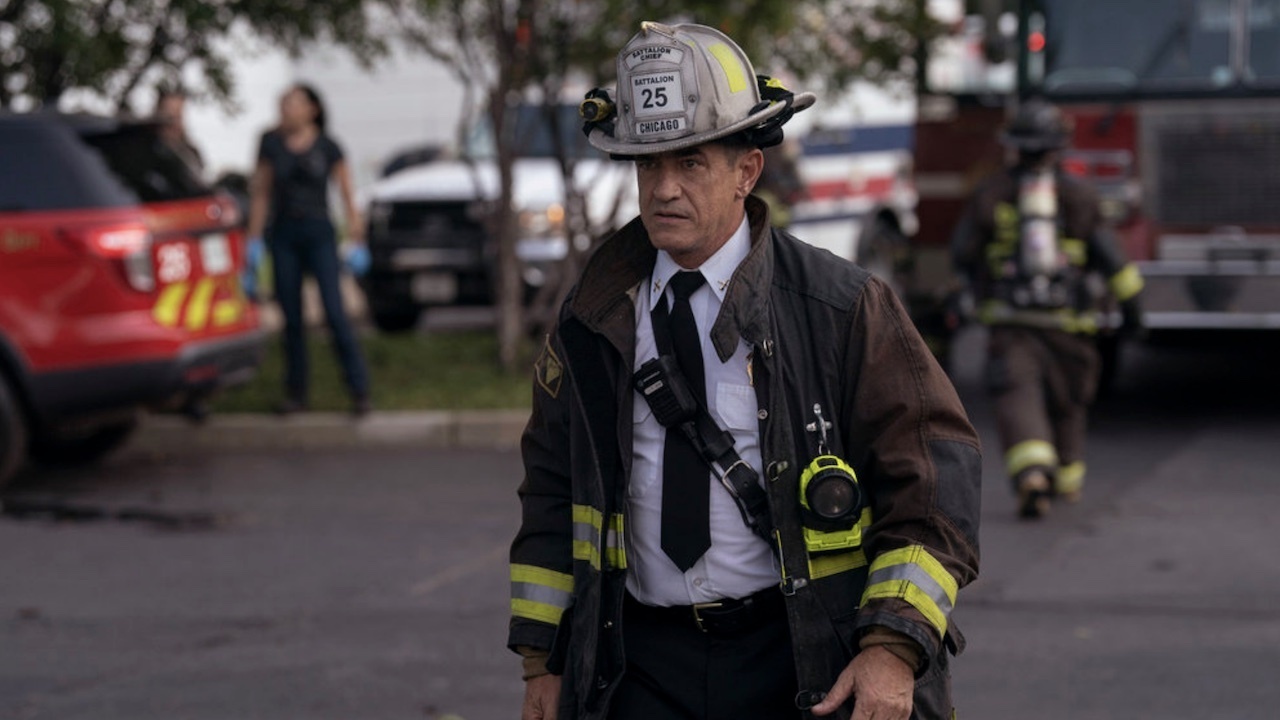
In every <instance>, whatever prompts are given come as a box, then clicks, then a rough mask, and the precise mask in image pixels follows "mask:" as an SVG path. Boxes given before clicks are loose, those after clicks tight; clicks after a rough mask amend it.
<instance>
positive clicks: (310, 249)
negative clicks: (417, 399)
mask: <svg viewBox="0 0 1280 720" xmlns="http://www.w3.org/2000/svg"><path fill="white" fill-rule="evenodd" d="M267 246H268V247H269V248H270V250H271V262H272V272H273V274H274V276H275V286H276V287H275V294H276V302H278V303H279V304H280V312H281V313H282V314H283V315H284V351H285V381H284V384H285V392H287V393H288V396H289V398H290V399H293V400H296V401H298V402H301V403H305V402H306V401H307V385H308V382H307V380H308V369H307V344H306V324H305V323H304V322H303V317H302V280H303V278H304V277H305V275H306V274H307V273H310V274H311V275H312V276H313V277H315V279H316V285H318V286H319V288H320V300H321V302H322V304H323V305H324V316H325V320H326V321H327V322H328V324H329V332H330V333H331V334H332V336H333V347H334V350H335V351H336V353H337V355H338V361H339V362H340V363H341V364H342V370H343V377H344V378H345V380H346V383H347V387H348V388H349V389H350V391H351V394H352V396H353V397H357V398H364V397H367V396H368V394H369V374H368V371H367V370H366V368H365V363H364V355H363V354H362V352H361V350H360V345H359V342H358V341H357V340H356V336H355V332H354V331H353V330H352V329H351V323H350V321H349V320H348V319H347V313H346V310H345V309H344V308H343V306H342V293H341V289H340V287H339V283H338V273H339V267H340V264H339V261H338V247H337V244H336V242H335V240H334V231H333V224H332V223H330V222H329V221H328V220H308V219H292V218H290V219H283V220H279V221H277V222H276V223H275V224H273V225H272V227H271V229H270V230H269V231H268V233H267Z"/></svg>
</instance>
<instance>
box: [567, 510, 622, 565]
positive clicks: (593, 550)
mask: <svg viewBox="0 0 1280 720" xmlns="http://www.w3.org/2000/svg"><path fill="white" fill-rule="evenodd" d="M623 530H624V527H623V519H622V516H621V515H617V514H615V515H612V516H610V518H609V528H608V532H606V531H605V527H604V519H603V515H602V514H601V513H600V511H599V510H597V509H595V508H593V507H591V506H590V505H574V506H573V559H574V560H585V561H587V562H589V563H591V567H593V568H595V569H596V570H599V569H600V553H601V550H602V549H603V552H604V560H605V563H606V564H607V565H608V567H610V568H625V567H626V566H627V554H626V547H625V544H624V543H625V536H624V534H623ZM602 535H603V536H604V540H605V543H604V546H603V548H602V547H601V542H600V539H601V536H602Z"/></svg>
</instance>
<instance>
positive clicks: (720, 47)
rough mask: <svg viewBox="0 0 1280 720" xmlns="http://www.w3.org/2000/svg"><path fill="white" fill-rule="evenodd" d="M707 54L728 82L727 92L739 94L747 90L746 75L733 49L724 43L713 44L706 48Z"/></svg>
mask: <svg viewBox="0 0 1280 720" xmlns="http://www.w3.org/2000/svg"><path fill="white" fill-rule="evenodd" d="M707 52H709V53H711V55H712V56H713V57H715V59H716V60H717V61H719V63H720V68H721V69H722V70H724V75H725V79H726V80H728V81H729V92H731V93H739V92H742V91H743V90H746V89H747V73H746V71H744V70H743V68H742V61H741V60H739V59H738V54H737V53H735V52H734V51H733V48H731V47H729V46H728V45H725V44H724V43H715V44H713V45H712V46H711V47H708V48H707Z"/></svg>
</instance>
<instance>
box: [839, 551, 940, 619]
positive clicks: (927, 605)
mask: <svg viewBox="0 0 1280 720" xmlns="http://www.w3.org/2000/svg"><path fill="white" fill-rule="evenodd" d="M959 589H960V587H959V584H958V583H957V582H956V579H955V578H953V577H951V573H949V572H947V570H946V568H944V567H942V563H940V562H938V560H937V559H936V558H934V557H933V556H932V555H930V554H929V551H928V550H925V549H924V547H923V546H921V545H908V546H907V547H904V548H899V549H897V550H891V551H889V552H887V553H884V554H883V555H881V556H879V557H877V558H876V559H875V562H873V563H872V564H871V574H870V576H869V577H868V578H867V590H866V592H864V593H863V595H862V602H863V604H864V605H865V604H866V603H867V601H869V600H876V599H881V598H896V599H899V600H906V601H907V602H908V603H910V604H911V606H912V607H914V608H915V609H916V610H919V611H920V614H922V615H924V616H925V618H926V619H928V620H929V622H930V623H931V624H932V625H933V626H934V627H935V628H937V630H938V634H939V635H945V634H946V632H947V618H948V617H949V616H950V615H951V609H952V608H953V607H955V604H956V593H957V592H959Z"/></svg>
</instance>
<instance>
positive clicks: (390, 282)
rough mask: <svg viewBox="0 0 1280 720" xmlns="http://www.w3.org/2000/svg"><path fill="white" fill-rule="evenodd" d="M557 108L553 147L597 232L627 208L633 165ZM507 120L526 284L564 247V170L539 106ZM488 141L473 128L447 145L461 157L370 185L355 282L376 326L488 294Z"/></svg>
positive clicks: (632, 210)
mask: <svg viewBox="0 0 1280 720" xmlns="http://www.w3.org/2000/svg"><path fill="white" fill-rule="evenodd" d="M556 112H557V113H558V114H559V120H560V126H561V133H560V134H561V137H562V139H563V143H562V145H563V146H564V147H566V148H568V150H567V152H568V153H569V155H570V156H571V157H573V158H574V159H575V160H576V165H575V169H574V175H575V177H574V183H575V185H576V187H578V188H579V189H580V190H581V191H582V192H584V193H585V195H586V199H587V209H588V215H589V217H590V225H591V227H590V233H589V235H590V237H599V236H600V235H601V234H603V233H606V232H608V231H610V230H612V229H615V228H618V227H621V225H622V224H623V223H625V222H627V221H628V220H629V219H630V218H632V217H634V216H635V215H636V212H637V209H636V208H637V206H636V201H635V189H634V188H635V182H634V180H633V177H634V174H633V170H632V166H631V164H630V163H622V162H616V161H613V160H610V159H609V158H608V157H607V156H606V155H604V154H603V153H600V152H599V151H597V150H595V149H594V148H592V147H591V146H590V145H588V144H587V142H586V138H585V137H584V136H583V134H582V132H581V124H582V121H581V120H580V119H579V118H578V116H577V107H576V106H571V105H562V106H558V107H557V108H556ZM513 119H514V121H515V123H516V125H515V132H516V138H517V148H518V150H517V152H518V157H517V160H516V162H515V167H514V169H513V171H514V175H513V188H512V190H513V192H512V195H513V201H514V205H515V210H516V213H517V218H518V232H519V238H518V242H517V246H516V248H517V255H518V256H519V258H520V261H521V272H522V275H523V277H524V280H525V284H526V286H527V287H528V288H530V289H531V290H532V289H536V288H538V287H540V286H541V285H542V284H543V283H544V282H546V280H547V277H548V273H549V272H550V271H551V269H552V268H553V267H554V265H555V263H557V262H558V261H559V260H561V259H562V258H563V257H564V256H565V255H566V253H567V250H568V247H569V245H568V243H569V242H570V240H569V238H568V236H567V233H566V229H565V228H566V223H565V219H566V217H565V215H566V213H565V191H564V176H563V174H562V172H561V169H560V163H559V161H558V159H557V158H556V147H555V146H556V143H554V142H553V141H552V140H553V135H552V133H551V130H550V123H549V122H548V119H547V110H546V108H544V107H543V106H540V105H522V106H519V107H518V108H516V109H515V110H514V111H513ZM492 149H493V139H492V135H491V134H490V133H489V132H488V130H487V128H477V129H476V130H475V132H473V133H472V134H471V137H470V138H469V141H468V142H467V147H466V148H464V153H455V158H457V157H459V156H464V157H466V158H468V159H467V160H463V159H447V158H446V159H439V160H434V161H431V162H427V163H425V164H421V165H415V166H411V167H407V168H403V169H401V170H399V171H397V172H395V173H393V174H391V175H389V176H387V177H385V178H383V179H381V180H380V181H378V182H377V183H376V184H375V185H374V186H373V188H372V189H371V192H370V195H369V197H370V201H369V207H368V210H367V213H366V217H367V222H368V233H367V237H368V242H369V250H370V256H371V264H370V269H369V272H368V273H366V274H365V276H364V278H363V280H362V284H363V287H364V290H365V294H366V297H367V299H368V305H369V311H370V314H371V315H372V318H373V321H374V323H375V324H376V325H377V326H378V328H379V329H381V330H383V331H386V332H395V331H402V330H408V329H411V328H413V327H414V326H415V325H416V324H417V322H418V319H419V316H420V315H421V313H422V311H423V310H424V309H425V308H427V307H431V306H441V305H460V304H489V303H492V302H493V299H494V298H493V287H494V283H493V279H494V278H495V274H496V271H497V263H496V258H497V247H496V243H495V242H493V240H492V238H490V234H489V232H488V231H487V229H486V218H487V215H488V214H489V213H491V212H492V208H493V206H494V203H495V202H496V201H497V195H498V168H497V164H496V162H495V161H494V160H493V156H494V153H493V150H492ZM588 241H589V238H582V239H579V240H578V242H588Z"/></svg>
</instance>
